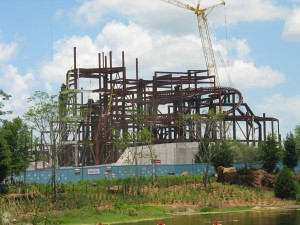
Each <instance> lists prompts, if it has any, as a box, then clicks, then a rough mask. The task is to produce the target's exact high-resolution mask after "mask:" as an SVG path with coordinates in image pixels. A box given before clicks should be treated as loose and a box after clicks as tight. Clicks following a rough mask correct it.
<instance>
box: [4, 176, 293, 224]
mask: <svg viewBox="0 0 300 225" xmlns="http://www.w3.org/2000/svg"><path fill="white" fill-rule="evenodd" d="M137 183H140V184H141V185H140V187H139V188H138V189H137V188H136V184H137ZM116 185H118V186H119V192H118V193H111V192H108V189H109V188H110V187H112V186H116ZM20 189H22V190H28V191H29V192H34V193H35V196H36V197H35V199H23V200H7V199H4V198H1V197H0V214H2V213H3V212H10V213H11V214H13V215H14V217H18V222H19V224H24V222H28V223H29V222H30V223H32V224H45V221H47V224H48V225H49V224H65V225H69V224H72V225H76V224H98V223H99V222H102V223H104V224H108V223H111V224H112V223H125V222H131V221H139V220H147V219H157V218H166V217H171V216H173V215H174V214H178V213H188V212H191V211H192V212H195V213H220V212H236V211H245V210H251V207H252V206H255V205H258V206H264V204H265V205H267V206H271V205H272V204H276V205H278V204H281V205H287V204H291V203H293V202H292V201H284V200H278V199H276V198H274V193H273V192H271V191H263V190H257V189H254V188H250V187H242V186H238V185H228V184H219V183H214V182H213V183H212V186H211V187H210V188H209V190H208V189H206V190H205V189H204V188H203V185H202V177H201V176H189V177H180V176H163V177H159V179H158V180H157V186H153V185H152V184H151V179H148V178H139V179H137V180H136V179H124V180H112V181H111V180H97V181H83V182H79V183H76V184H72V183H67V184H63V185H60V186H59V187H58V190H59V193H58V194H57V199H56V200H55V199H54V196H53V195H52V193H53V190H51V188H49V187H47V186H45V185H40V184H38V185H34V184H33V185H27V186H25V187H13V188H11V189H10V192H11V193H20ZM234 202H237V203H244V205H242V206H239V207H228V206H234V204H235V203H234ZM24 215H26V216H24Z"/></svg>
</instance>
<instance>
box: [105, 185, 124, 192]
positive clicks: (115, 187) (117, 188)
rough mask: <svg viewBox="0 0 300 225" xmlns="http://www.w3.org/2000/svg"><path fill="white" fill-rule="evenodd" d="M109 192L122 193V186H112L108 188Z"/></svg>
mask: <svg viewBox="0 0 300 225" xmlns="http://www.w3.org/2000/svg"><path fill="white" fill-rule="evenodd" d="M107 192H108V193H120V192H122V186H112V187H109V188H108V190H107Z"/></svg>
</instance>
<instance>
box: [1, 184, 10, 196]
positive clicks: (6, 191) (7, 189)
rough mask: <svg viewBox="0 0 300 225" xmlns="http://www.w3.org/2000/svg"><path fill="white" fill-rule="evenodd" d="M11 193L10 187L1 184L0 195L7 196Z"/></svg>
mask: <svg viewBox="0 0 300 225" xmlns="http://www.w3.org/2000/svg"><path fill="white" fill-rule="evenodd" d="M8 191H9V188H8V185H7V184H3V183H0V194H7V193H8Z"/></svg>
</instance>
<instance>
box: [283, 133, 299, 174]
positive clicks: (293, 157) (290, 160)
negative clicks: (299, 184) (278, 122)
mask: <svg viewBox="0 0 300 225" xmlns="http://www.w3.org/2000/svg"><path fill="white" fill-rule="evenodd" d="M298 159H299V151H297V148H296V139H295V136H294V135H293V134H292V133H291V132H290V133H288V134H287V136H286V139H285V140H284V152H283V165H285V166H286V167H288V168H290V169H294V168H295V167H296V166H297V165H298Z"/></svg>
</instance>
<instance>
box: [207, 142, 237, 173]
mask: <svg viewBox="0 0 300 225" xmlns="http://www.w3.org/2000/svg"><path fill="white" fill-rule="evenodd" d="M233 160H234V153H233V149H232V148H231V145H230V143H229V142H228V141H223V142H222V143H221V144H220V146H219V149H218V151H217V152H216V155H215V157H213V159H212V163H213V165H214V168H215V170H216V171H217V168H218V167H219V166H224V167H231V166H232V165H233Z"/></svg>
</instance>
